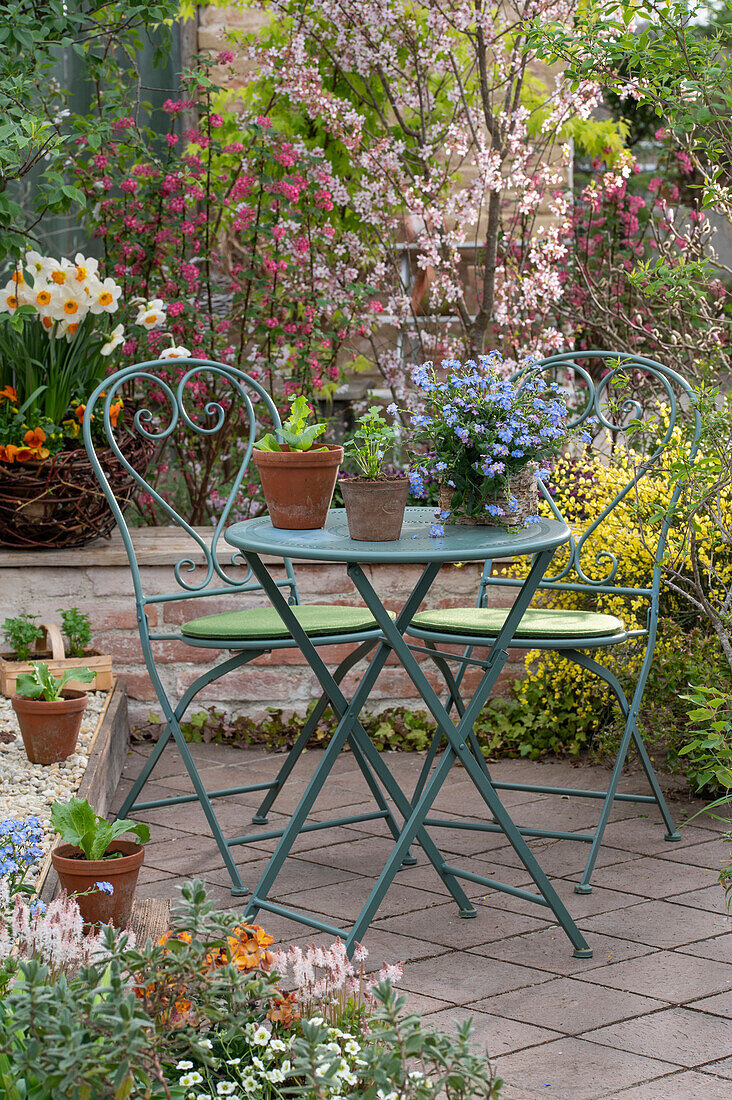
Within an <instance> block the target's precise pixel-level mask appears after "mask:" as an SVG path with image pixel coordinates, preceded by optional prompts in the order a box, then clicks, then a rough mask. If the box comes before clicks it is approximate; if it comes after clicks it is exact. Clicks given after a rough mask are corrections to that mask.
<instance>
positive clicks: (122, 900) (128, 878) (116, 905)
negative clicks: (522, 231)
mask: <svg viewBox="0 0 732 1100" xmlns="http://www.w3.org/2000/svg"><path fill="white" fill-rule="evenodd" d="M108 851H110V852H122V855H121V856H119V857H117V859H84V857H83V856H82V854H81V849H80V848H75V847H74V845H73V844H61V845H59V847H58V848H54V849H53V851H52V852H51V860H52V862H53V866H54V867H55V869H56V873H57V875H58V878H59V882H60V883H61V887H62V889H63V890H65V891H66V893H67V894H82V893H83V892H84V891H85V890H89V889H90V888H91V893H90V894H84V896H83V897H77V899H76V900H77V902H78V905H79V909H80V910H81V915H82V917H83V918H84V927H85V928H86V929H87V930H88V929H89V928H91V926H92V925H94V924H113V925H114V926H115V928H126V927H127V925H128V924H129V922H130V914H131V913H132V902H133V901H134V897H135V889H136V887H137V877H138V875H139V874H140V868H141V867H142V862H143V860H144V858H145V849H144V847H143V846H142V844H136V843H135V842H134V841H132V840H115V841H113V842H112V843H111V844H110V846H109V848H108ZM75 856H76V857H78V856H81V858H80V859H79V858H74V857H75ZM95 882H111V884H112V886H113V888H114V893H113V894H105V893H103V892H102V891H101V890H95V889H94V888H93V887H94V883H95Z"/></svg>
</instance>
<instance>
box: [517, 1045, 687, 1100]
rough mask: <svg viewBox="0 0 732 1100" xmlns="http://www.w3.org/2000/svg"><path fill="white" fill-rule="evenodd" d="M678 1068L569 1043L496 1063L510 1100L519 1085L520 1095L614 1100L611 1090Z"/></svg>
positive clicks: (639, 1057) (534, 1050)
mask: <svg viewBox="0 0 732 1100" xmlns="http://www.w3.org/2000/svg"><path fill="white" fill-rule="evenodd" d="M675 1068H676V1067H675V1066H673V1065H672V1064H671V1063H669V1062H663V1061H660V1060H658V1059H654V1058H645V1057H643V1056H641V1055H638V1054H629V1053H628V1052H627V1051H625V1050H613V1049H612V1047H603V1046H601V1045H600V1044H598V1043H589V1042H587V1040H585V1039H574V1038H567V1037H565V1038H562V1039H555V1040H554V1041H553V1042H551V1043H544V1044H543V1045H542V1046H538V1047H530V1048H529V1049H527V1050H523V1051H519V1052H518V1053H517V1054H509V1055H507V1056H506V1057H504V1058H499V1059H498V1072H499V1074H500V1075H501V1077H503V1079H504V1080H505V1081H506V1093H507V1095H508V1096H509V1097H510V1096H511V1085H512V1084H513V1083H514V1082H515V1083H516V1085H517V1087H518V1088H519V1089H523V1090H524V1091H526V1090H527V1089H535V1090H536V1091H537V1092H539V1090H542V1095H545V1096H550V1097H553V1098H557V1100H595V1098H596V1097H600V1096H614V1095H615V1093H614V1092H609V1091H608V1086H609V1087H610V1088H612V1089H617V1091H618V1092H620V1090H621V1089H622V1088H627V1087H628V1086H630V1085H637V1084H638V1083H639V1082H641V1081H651V1080H653V1078H654V1077H660V1076H661V1075H662V1074H665V1073H670V1072H671V1071H672V1070H673V1069H675Z"/></svg>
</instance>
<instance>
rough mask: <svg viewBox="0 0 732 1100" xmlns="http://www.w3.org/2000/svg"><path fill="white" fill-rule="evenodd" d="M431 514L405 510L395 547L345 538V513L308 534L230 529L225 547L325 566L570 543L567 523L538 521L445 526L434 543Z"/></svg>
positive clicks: (463, 557)
mask: <svg viewBox="0 0 732 1100" xmlns="http://www.w3.org/2000/svg"><path fill="white" fill-rule="evenodd" d="M433 523H435V513H434V509H433V508H407V511H406V514H405V516H404V525H403V527H402V536H401V538H400V539H396V540H395V541H393V542H355V541H354V540H353V539H352V538H351V537H350V536H349V534H348V524H347V522H346V511H345V509H344V508H331V510H330V512H329V513H328V519H327V521H326V524H325V527H319V528H315V529H314V530H309V531H288V530H285V529H284V528H281V527H273V526H272V522H271V520H270V519H269V517H268V516H258V517H257V518H256V519H247V520H243V521H242V522H241V523H234V524H232V526H231V527H229V528H228V529H227V530H226V532H225V536H224V537H225V538H226V541H227V542H228V543H230V544H231V545H232V546H235V547H236V548H237V549H238V550H242V551H247V550H250V551H252V552H253V553H255V554H273V555H275V556H277V557H283V558H305V559H308V560H310V561H328V562H359V563H361V564H363V563H366V562H383V563H389V562H406V563H410V562H412V563H427V562H434V561H439V562H455V561H486V560H488V559H489V558H510V557H513V556H515V555H528V554H536V553H538V552H539V551H540V550H553V549H555V548H556V547H557V546H561V545H562V544H563V543H565V542H567V541H568V540H569V535H570V531H569V528H568V527H567V525H566V524H565V523H561V522H560V521H559V520H555V519H542V520H541V521H540V522H539V523H532V524H530V525H529V526H528V527H520V528H519V529H518V530H517V531H510V532H509V531H504V529H503V528H502V527H473V526H468V525H461V524H449V523H445V524H444V529H445V534H444V535H442V536H440V537H438V538H433V537H432V536H430V535H429V533H428V532H429V529H430V527H431V526H432V524H433Z"/></svg>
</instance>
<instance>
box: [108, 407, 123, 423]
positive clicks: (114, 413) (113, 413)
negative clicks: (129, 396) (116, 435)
mask: <svg viewBox="0 0 732 1100" xmlns="http://www.w3.org/2000/svg"><path fill="white" fill-rule="evenodd" d="M122 408H123V402H122V401H115V403H114V405H110V406H109V419H110V420H111V421H112V427H113V428H116V427H117V420H118V418H119V414H120V413H121V412H122Z"/></svg>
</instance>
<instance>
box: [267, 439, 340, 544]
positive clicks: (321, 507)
mask: <svg viewBox="0 0 732 1100" xmlns="http://www.w3.org/2000/svg"><path fill="white" fill-rule="evenodd" d="M326 446H327V449H326V450H324V451H323V450H321V451H318V450H312V451H257V450H254V451H252V457H253V459H254V464H255V465H256V467H257V469H258V470H259V476H260V478H261V481H262V489H263V491H264V499H265V500H266V502H267V508H268V509H269V515H270V519H271V520H272V526H273V527H284V528H286V529H287V530H288V531H308V530H313V529H314V528H316V527H324V526H325V521H326V519H327V518H328V509H329V508H330V502H331V500H332V499H333V490H334V489H335V483H336V478H337V476H338V467H339V466H340V464H341V462H342V461H343V448H342V447H339V446H338V445H337V444H335V443H329V444H327V445H326Z"/></svg>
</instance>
